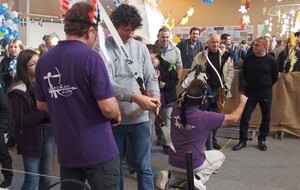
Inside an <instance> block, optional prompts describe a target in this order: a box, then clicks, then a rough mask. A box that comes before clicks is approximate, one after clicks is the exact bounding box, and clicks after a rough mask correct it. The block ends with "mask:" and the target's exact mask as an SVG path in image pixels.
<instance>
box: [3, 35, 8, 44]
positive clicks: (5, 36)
mask: <svg viewBox="0 0 300 190" xmlns="http://www.w3.org/2000/svg"><path fill="white" fill-rule="evenodd" d="M3 39H4V41H5V42H9V35H6V34H5V35H4V37H3Z"/></svg>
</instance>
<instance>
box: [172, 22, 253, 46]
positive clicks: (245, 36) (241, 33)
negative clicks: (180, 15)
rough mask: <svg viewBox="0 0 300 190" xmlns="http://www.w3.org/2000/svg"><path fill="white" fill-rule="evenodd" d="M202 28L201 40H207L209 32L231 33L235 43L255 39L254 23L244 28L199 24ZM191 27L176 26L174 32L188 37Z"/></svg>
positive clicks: (185, 37) (179, 35) (182, 37)
mask: <svg viewBox="0 0 300 190" xmlns="http://www.w3.org/2000/svg"><path fill="white" fill-rule="evenodd" d="M197 27H198V28H200V31H201V34H200V38H199V39H200V40H201V41H207V39H208V36H209V34H211V33H217V34H220V35H221V34H224V33H227V34H230V35H231V37H232V41H233V42H234V43H239V42H241V41H242V40H246V41H247V42H248V43H251V42H252V41H253V30H254V28H253V25H247V26H246V27H245V28H244V29H241V28H240V26H197ZM190 29H191V27H175V28H174V29H173V34H174V35H176V36H178V37H180V38H181V39H188V38H189V36H190V35H189V32H190Z"/></svg>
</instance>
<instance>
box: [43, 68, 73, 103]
mask: <svg viewBox="0 0 300 190" xmlns="http://www.w3.org/2000/svg"><path fill="white" fill-rule="evenodd" d="M55 70H56V71H57V74H55V75H52V73H51V72H48V73H47V76H44V79H45V80H48V84H49V88H48V91H49V94H51V98H53V97H54V98H58V96H57V95H58V94H59V95H61V96H64V97H68V96H70V95H71V94H72V93H73V90H76V89H77V87H71V86H70V85H64V84H61V76H62V74H60V72H59V70H58V69H57V68H56V67H55ZM54 78H58V83H57V86H54V85H53V84H52V83H51V79H54Z"/></svg>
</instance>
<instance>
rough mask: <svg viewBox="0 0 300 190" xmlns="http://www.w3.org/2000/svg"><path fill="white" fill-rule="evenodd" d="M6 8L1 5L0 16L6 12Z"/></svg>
mask: <svg viewBox="0 0 300 190" xmlns="http://www.w3.org/2000/svg"><path fill="white" fill-rule="evenodd" d="M6 10H7V9H6V8H5V7H4V6H3V5H0V14H3V13H5V12H6Z"/></svg>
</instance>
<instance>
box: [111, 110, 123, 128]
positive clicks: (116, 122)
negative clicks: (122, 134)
mask: <svg viewBox="0 0 300 190" xmlns="http://www.w3.org/2000/svg"><path fill="white" fill-rule="evenodd" d="M110 123H111V125H112V126H118V125H120V123H121V113H120V114H119V115H118V117H116V118H114V119H112V120H111V121H110Z"/></svg>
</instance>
